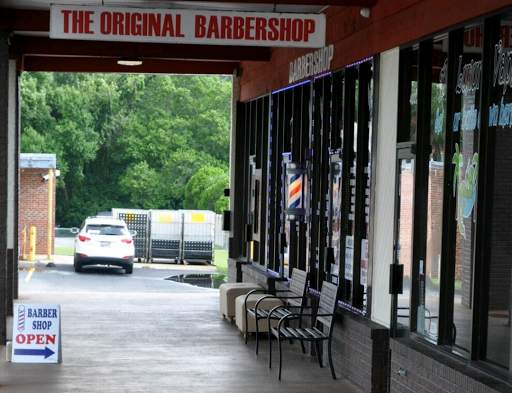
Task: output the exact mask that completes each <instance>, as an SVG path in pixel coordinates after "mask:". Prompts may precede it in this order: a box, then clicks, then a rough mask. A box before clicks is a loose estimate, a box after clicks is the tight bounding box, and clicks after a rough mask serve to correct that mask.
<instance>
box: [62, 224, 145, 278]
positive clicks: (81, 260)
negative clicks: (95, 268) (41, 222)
mask: <svg viewBox="0 0 512 393" xmlns="http://www.w3.org/2000/svg"><path fill="white" fill-rule="evenodd" d="M71 232H72V233H76V234H77V236H76V238H75V260H74V265H75V272H81V271H82V266H85V265H114V266H120V267H122V268H124V270H125V272H126V273H127V274H132V273H133V256H134V253H135V248H134V246H133V239H132V236H135V235H136V233H135V231H129V230H128V228H127V226H126V223H125V222H124V221H123V220H120V219H117V218H113V217H108V216H105V217H102V216H98V217H88V218H86V219H85V221H84V222H83V223H82V226H81V227H80V229H78V228H71Z"/></svg>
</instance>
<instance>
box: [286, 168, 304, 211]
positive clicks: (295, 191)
mask: <svg viewBox="0 0 512 393" xmlns="http://www.w3.org/2000/svg"><path fill="white" fill-rule="evenodd" d="M288 185H289V188H288V189H289V192H288V208H290V209H300V208H301V207H302V206H301V202H302V198H301V195H302V176H301V175H300V174H299V173H294V174H293V175H289V176H288Z"/></svg>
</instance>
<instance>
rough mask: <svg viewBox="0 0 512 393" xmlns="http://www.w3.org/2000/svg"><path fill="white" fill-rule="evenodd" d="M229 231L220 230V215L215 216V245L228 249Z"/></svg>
mask: <svg viewBox="0 0 512 393" xmlns="http://www.w3.org/2000/svg"><path fill="white" fill-rule="evenodd" d="M228 239H229V233H228V232H225V231H223V230H222V215H221V214H217V216H216V217H215V246H217V247H220V248H223V249H224V250H227V249H228Z"/></svg>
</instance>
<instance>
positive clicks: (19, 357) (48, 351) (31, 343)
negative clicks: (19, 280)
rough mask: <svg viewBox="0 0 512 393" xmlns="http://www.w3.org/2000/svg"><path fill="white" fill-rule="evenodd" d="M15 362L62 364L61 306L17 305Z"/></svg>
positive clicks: (14, 343) (15, 308) (13, 348)
mask: <svg viewBox="0 0 512 393" xmlns="http://www.w3.org/2000/svg"><path fill="white" fill-rule="evenodd" d="M12 332H13V334H12V335H13V342H12V362H13V363H60V362H61V361H62V350H61V341H60V306H58V305H48V304H15V305H14V318H13V330H12Z"/></svg>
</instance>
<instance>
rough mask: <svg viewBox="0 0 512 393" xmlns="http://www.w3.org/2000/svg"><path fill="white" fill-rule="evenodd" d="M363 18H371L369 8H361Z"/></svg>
mask: <svg viewBox="0 0 512 393" xmlns="http://www.w3.org/2000/svg"><path fill="white" fill-rule="evenodd" d="M359 13H360V14H361V16H362V17H363V18H369V17H370V9H369V8H368V7H364V8H361V11H359Z"/></svg>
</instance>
